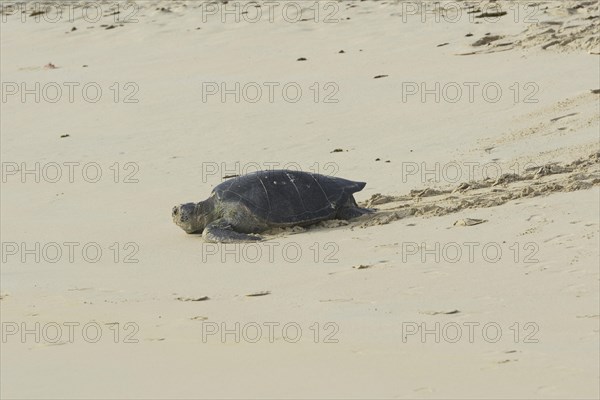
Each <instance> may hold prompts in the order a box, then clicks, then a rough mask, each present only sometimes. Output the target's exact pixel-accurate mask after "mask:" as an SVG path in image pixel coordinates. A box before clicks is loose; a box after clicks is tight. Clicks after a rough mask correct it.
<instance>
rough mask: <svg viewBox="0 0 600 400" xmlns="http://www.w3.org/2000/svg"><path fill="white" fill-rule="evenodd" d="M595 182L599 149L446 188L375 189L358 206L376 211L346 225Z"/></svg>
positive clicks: (453, 209) (472, 205)
mask: <svg viewBox="0 0 600 400" xmlns="http://www.w3.org/2000/svg"><path fill="white" fill-rule="evenodd" d="M599 185H600V152H595V153H593V154H591V155H590V156H588V157H587V158H582V159H578V160H575V161H572V162H570V163H568V164H563V165H560V164H557V163H549V164H545V165H543V166H541V167H536V168H532V169H530V170H526V171H525V172H524V173H523V174H504V175H502V176H500V177H498V178H497V179H490V178H487V179H484V180H480V181H472V182H463V183H461V184H459V185H458V186H456V187H454V188H450V189H434V188H425V189H420V190H411V191H410V193H409V194H407V195H403V196H387V195H382V194H380V193H377V194H374V195H373V196H371V198H370V199H369V200H367V201H364V202H362V203H359V206H361V207H367V208H373V207H375V208H376V209H377V211H376V212H375V213H374V214H371V215H368V216H364V217H361V218H358V219H357V220H355V221H353V222H350V223H349V224H348V225H349V226H350V227H354V228H366V227H369V226H374V225H385V224H388V223H390V222H392V221H396V220H400V219H404V218H407V217H411V216H423V217H433V216H441V215H446V214H451V213H456V212H459V211H462V210H465V209H475V208H487V207H495V206H500V205H502V204H505V203H507V202H509V201H513V200H518V199H526V198H532V197H537V196H545V195H548V194H551V193H555V192H573V191H576V190H582V189H589V188H592V187H594V186H599ZM332 222H333V221H332ZM344 225H345V224H344Z"/></svg>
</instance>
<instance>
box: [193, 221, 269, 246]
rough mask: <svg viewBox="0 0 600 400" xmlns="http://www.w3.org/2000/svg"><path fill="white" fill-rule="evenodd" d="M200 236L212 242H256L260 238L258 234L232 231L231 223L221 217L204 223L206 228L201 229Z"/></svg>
mask: <svg viewBox="0 0 600 400" xmlns="http://www.w3.org/2000/svg"><path fill="white" fill-rule="evenodd" d="M202 237H203V238H204V240H206V241H207V242H213V243H236V242H256V241H257V240H262V238H261V237H260V236H258V235H248V234H245V233H240V232H236V231H234V230H233V227H232V226H231V224H230V223H229V222H227V221H226V220H225V219H223V218H221V219H218V220H216V221H213V222H211V223H210V224H208V225H206V228H204V231H202Z"/></svg>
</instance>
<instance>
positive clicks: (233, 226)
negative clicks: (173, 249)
mask: <svg viewBox="0 0 600 400" xmlns="http://www.w3.org/2000/svg"><path fill="white" fill-rule="evenodd" d="M365 185H366V183H365V182H354V181H349V180H347V179H342V178H335V177H331V176H325V175H320V174H314V173H309V172H299V171H291V170H268V171H258V172H253V173H250V174H247V175H244V176H240V177H237V178H233V179H229V180H226V181H225V182H222V183H221V184H219V185H218V186H216V187H215V188H214V189H213V191H212V193H211V195H210V197H209V198H208V199H207V200H204V201H201V202H199V203H186V204H181V205H178V206H175V207H173V212H172V217H173V222H175V224H177V225H178V226H179V227H181V228H182V229H183V230H184V231H186V232H187V233H197V232H202V236H203V238H204V240H206V241H209V242H246V241H255V240H261V237H260V236H258V235H256V234H257V233H260V232H264V231H266V230H268V229H271V228H276V227H289V226H306V225H310V224H314V223H316V222H319V221H323V220H328V219H345V220H347V219H351V218H355V217H359V216H361V215H363V214H365V213H369V212H370V210H368V209H364V208H360V207H358V205H357V204H356V201H355V200H354V197H353V196H352V194H353V193H355V192H358V191H360V190H362V189H363V188H364V187H365Z"/></svg>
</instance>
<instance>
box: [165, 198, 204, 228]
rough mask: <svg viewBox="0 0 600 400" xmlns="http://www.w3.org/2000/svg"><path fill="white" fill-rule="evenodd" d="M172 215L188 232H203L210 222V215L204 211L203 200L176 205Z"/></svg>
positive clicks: (178, 224)
mask: <svg viewBox="0 0 600 400" xmlns="http://www.w3.org/2000/svg"><path fill="white" fill-rule="evenodd" d="M171 216H172V217H173V222H175V224H176V225H177V226H179V227H180V228H181V229H183V230H184V231H186V233H194V232H202V231H203V230H204V227H205V226H206V225H207V223H208V221H207V217H208V215H207V214H206V213H204V212H203V207H202V202H200V203H186V204H180V205H178V206H175V207H173V211H172V212H171Z"/></svg>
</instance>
